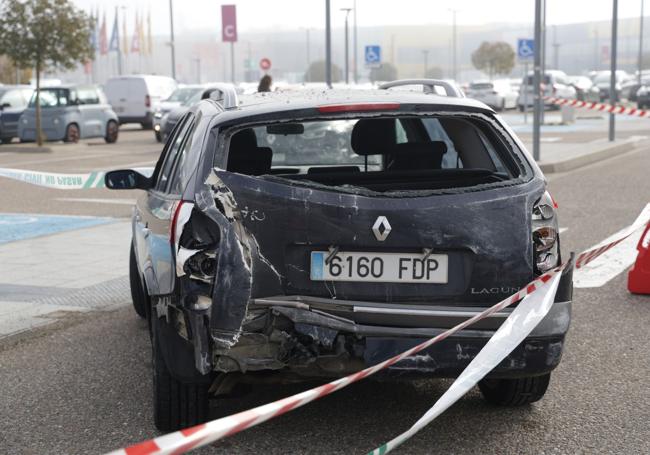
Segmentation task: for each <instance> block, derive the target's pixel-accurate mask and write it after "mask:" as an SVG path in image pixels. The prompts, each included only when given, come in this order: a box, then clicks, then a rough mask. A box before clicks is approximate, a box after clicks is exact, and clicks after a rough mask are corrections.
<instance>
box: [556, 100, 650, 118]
mask: <svg viewBox="0 0 650 455" xmlns="http://www.w3.org/2000/svg"><path fill="white" fill-rule="evenodd" d="M544 101H546V102H548V103H551V104H555V105H557V106H573V107H579V108H585V109H590V110H592V111H599V112H608V113H611V114H622V115H632V116H635V117H647V116H650V111H645V110H643V109H636V108H634V107H625V106H612V105H611V104H604V103H595V102H590V101H579V100H575V99H568V98H554V97H552V96H545V97H544Z"/></svg>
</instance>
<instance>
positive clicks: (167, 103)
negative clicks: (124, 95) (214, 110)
mask: <svg viewBox="0 0 650 455" xmlns="http://www.w3.org/2000/svg"><path fill="white" fill-rule="evenodd" d="M202 90H203V86H202V85H185V86H182V87H179V88H177V89H176V90H174V92H173V93H172V94H171V95H170V96H169V98H166V99H164V100H162V101H161V102H160V105H159V106H158V108H157V109H156V112H154V115H153V133H154V136H155V138H156V140H157V141H158V142H162V135H161V134H160V120H161V119H162V118H163V116H165V114H167V113H168V112H169V111H171V110H172V109H174V108H177V107H179V106H182V105H184V104H185V103H187V102H188V101H189V100H190V99H191V98H192V97H193V96H194V95H196V94H197V93H199V92H201V91H202Z"/></svg>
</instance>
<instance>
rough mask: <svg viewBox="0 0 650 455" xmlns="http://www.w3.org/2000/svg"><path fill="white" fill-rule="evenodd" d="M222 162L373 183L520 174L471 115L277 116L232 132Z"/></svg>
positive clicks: (262, 171)
mask: <svg viewBox="0 0 650 455" xmlns="http://www.w3.org/2000/svg"><path fill="white" fill-rule="evenodd" d="M227 163H228V164H227V170H228V171H231V172H237V173H241V174H247V175H254V176H261V175H276V176H279V177H283V178H286V179H290V180H301V181H305V182H309V181H312V182H315V183H318V184H324V185H329V186H340V185H349V186H357V187H362V188H367V189H370V190H373V191H380V192H384V191H392V190H420V189H422V190H424V189H439V188H446V187H462V186H472V185H477V184H483V183H494V182H499V181H504V180H509V179H512V178H515V177H518V176H519V173H520V171H519V168H518V166H517V165H516V164H515V160H513V157H512V152H511V151H510V149H509V148H507V147H506V146H505V144H504V143H503V141H502V140H501V139H500V136H499V133H497V131H496V130H495V128H494V126H492V125H491V124H490V123H489V122H487V121H485V120H481V119H480V118H478V117H476V116H472V117H470V116H467V117H463V116H458V115H453V116H452V115H450V116H435V117H434V116H404V117H385V118H384V117H371V118H368V117H366V118H359V119H343V120H318V121H304V122H296V123H292V122H283V123H273V124H268V125H260V126H254V127H251V128H245V129H242V130H239V131H237V132H235V133H234V134H233V135H232V136H231V139H230V144H229V148H228V162H227Z"/></svg>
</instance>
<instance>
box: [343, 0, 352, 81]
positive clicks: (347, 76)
mask: <svg viewBox="0 0 650 455" xmlns="http://www.w3.org/2000/svg"><path fill="white" fill-rule="evenodd" d="M341 11H343V12H345V65H343V66H344V67H345V84H346V85H347V84H349V83H350V71H349V70H348V65H349V63H350V58H349V55H348V53H349V50H350V49H349V48H350V46H349V45H348V16H349V15H350V11H352V8H341Z"/></svg>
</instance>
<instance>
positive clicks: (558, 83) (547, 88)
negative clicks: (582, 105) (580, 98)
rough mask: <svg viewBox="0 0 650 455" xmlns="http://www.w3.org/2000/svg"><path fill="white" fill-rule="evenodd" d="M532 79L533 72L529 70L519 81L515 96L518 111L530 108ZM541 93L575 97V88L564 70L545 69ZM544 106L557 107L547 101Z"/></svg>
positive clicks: (531, 103) (532, 97)
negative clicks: (518, 88)
mask: <svg viewBox="0 0 650 455" xmlns="http://www.w3.org/2000/svg"><path fill="white" fill-rule="evenodd" d="M533 79H534V73H533V72H532V71H530V72H529V73H528V75H527V76H526V77H524V79H523V81H522V83H521V89H520V90H519V97H518V98H517V106H518V107H519V110H520V111H523V110H524V108H530V107H532V106H533V104H534V96H533V94H534V90H533ZM542 95H543V96H552V97H557V98H569V99H575V98H576V89H575V88H574V87H573V85H571V83H570V82H569V78H568V77H567V75H566V74H565V73H564V71H558V70H546V72H545V74H544V75H543V77H542ZM544 106H545V107H549V108H551V109H556V108H559V107H558V106H556V105H554V104H552V103H550V102H547V101H545V102H544Z"/></svg>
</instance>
